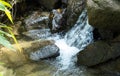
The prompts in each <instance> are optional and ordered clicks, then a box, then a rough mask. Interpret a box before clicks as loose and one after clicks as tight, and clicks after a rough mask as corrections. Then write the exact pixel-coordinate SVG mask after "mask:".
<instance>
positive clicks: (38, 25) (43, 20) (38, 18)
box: [24, 11, 49, 30]
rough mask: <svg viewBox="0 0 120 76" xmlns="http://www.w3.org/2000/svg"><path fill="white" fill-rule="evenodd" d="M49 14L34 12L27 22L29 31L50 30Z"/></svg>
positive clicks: (25, 21) (26, 25)
mask: <svg viewBox="0 0 120 76" xmlns="http://www.w3.org/2000/svg"><path fill="white" fill-rule="evenodd" d="M48 16H49V12H41V11H34V12H33V13H32V14H30V15H29V16H28V17H27V18H26V19H25V20H24V23H25V27H26V29H27V30H32V29H43V28H48V25H47V24H48Z"/></svg>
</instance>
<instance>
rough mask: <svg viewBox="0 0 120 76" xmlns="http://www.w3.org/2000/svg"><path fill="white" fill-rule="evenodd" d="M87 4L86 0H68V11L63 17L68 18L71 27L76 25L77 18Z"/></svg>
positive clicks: (68, 25)
mask: <svg viewBox="0 0 120 76" xmlns="http://www.w3.org/2000/svg"><path fill="white" fill-rule="evenodd" d="M85 5H86V0H68V6H67V11H66V13H65V16H64V17H63V18H65V19H66V17H67V25H65V26H67V27H68V28H70V27H71V26H74V24H75V23H76V21H77V19H78V18H79V15H80V14H81V12H82V11H83V9H84V8H85Z"/></svg>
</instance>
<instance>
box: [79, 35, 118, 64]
mask: <svg viewBox="0 0 120 76" xmlns="http://www.w3.org/2000/svg"><path fill="white" fill-rule="evenodd" d="M119 41H120V36H118V37H117V38H115V39H114V40H112V41H110V42H105V41H96V42H94V43H92V44H90V45H89V46H87V47H86V48H85V49H84V50H83V51H81V52H80V53H79V54H78V64H80V65H86V66H93V65H96V64H99V63H102V62H105V61H107V60H109V59H115V58H116V57H118V56H120V42H119Z"/></svg>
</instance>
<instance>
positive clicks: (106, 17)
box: [87, 0, 120, 33]
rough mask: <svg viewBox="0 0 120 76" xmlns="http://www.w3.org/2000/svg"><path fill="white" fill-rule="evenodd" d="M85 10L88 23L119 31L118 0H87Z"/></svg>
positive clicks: (100, 27)
mask: <svg viewBox="0 0 120 76" xmlns="http://www.w3.org/2000/svg"><path fill="white" fill-rule="evenodd" d="M87 10H88V18H89V23H90V25H92V26H93V27H96V28H98V29H103V30H110V31H112V32H119V33H120V26H119V25H120V15H119V14H120V1H119V0H110V1H109V0H87Z"/></svg>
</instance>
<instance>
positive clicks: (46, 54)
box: [30, 45, 59, 61]
mask: <svg viewBox="0 0 120 76" xmlns="http://www.w3.org/2000/svg"><path fill="white" fill-rule="evenodd" d="M58 55H59V48H58V47H57V46H56V45H48V46H45V47H43V48H40V49H38V50H36V51H35V52H31V53H30V59H31V60H35V61H38V60H41V59H46V58H50V57H56V56H58Z"/></svg>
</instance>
